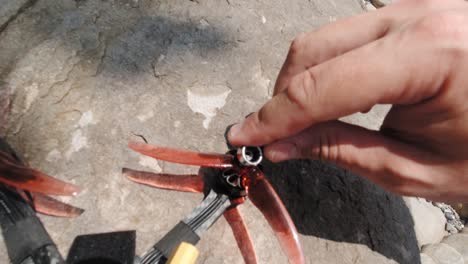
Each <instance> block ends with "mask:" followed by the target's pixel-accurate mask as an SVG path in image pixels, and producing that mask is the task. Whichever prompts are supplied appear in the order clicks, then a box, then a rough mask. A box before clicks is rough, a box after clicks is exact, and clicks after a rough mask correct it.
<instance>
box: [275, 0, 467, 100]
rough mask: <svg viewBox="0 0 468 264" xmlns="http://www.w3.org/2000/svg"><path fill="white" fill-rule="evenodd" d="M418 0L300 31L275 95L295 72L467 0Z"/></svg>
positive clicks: (278, 80)
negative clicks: (309, 30)
mask: <svg viewBox="0 0 468 264" xmlns="http://www.w3.org/2000/svg"><path fill="white" fill-rule="evenodd" d="M419 2H421V1H419ZM419 2H418V1H400V2H398V3H394V4H392V5H390V6H388V7H385V8H382V9H378V10H376V11H373V12H367V13H363V14H361V15H358V16H354V17H350V18H345V19H341V20H338V21H336V22H335V23H331V24H328V25H325V26H323V27H321V28H319V29H318V30H315V31H312V32H308V33H303V34H300V35H299V36H297V37H296V38H295V39H294V41H293V42H292V44H291V46H290V49H289V52H288V55H287V57H286V60H285V62H284V64H283V66H282V68H281V70H280V72H279V74H278V78H277V79H276V83H275V88H274V93H273V95H277V94H279V93H280V92H282V91H284V90H285V89H286V88H287V87H288V84H289V82H290V81H291V80H292V78H293V77H294V76H295V75H296V74H299V73H301V72H303V71H305V70H307V69H308V68H311V67H313V66H315V65H318V64H320V63H323V62H325V61H327V60H329V59H332V58H334V57H336V56H339V55H341V54H343V53H345V52H348V51H350V50H353V49H356V48H359V47H361V46H363V45H365V44H367V43H370V42H372V41H375V40H377V39H379V38H381V37H383V36H385V35H386V34H387V33H388V32H390V31H391V29H392V28H396V27H398V26H399V25H401V24H403V23H405V21H407V20H410V19H412V20H414V19H418V18H419V17H421V16H423V15H425V14H427V13H429V12H433V11H435V10H438V11H441V10H447V9H457V8H459V7H465V6H466V3H465V2H464V1H459V0H458V1H457V0H451V1H430V0H426V1H425V2H424V3H419Z"/></svg>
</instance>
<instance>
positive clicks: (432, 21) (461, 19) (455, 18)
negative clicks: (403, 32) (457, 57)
mask: <svg viewBox="0 0 468 264" xmlns="http://www.w3.org/2000/svg"><path fill="white" fill-rule="evenodd" d="M467 23H468V16H466V15H465V14H463V13H460V12H458V11H444V12H439V13H436V14H432V15H429V16H425V17H423V18H421V19H420V20H419V21H418V22H416V23H415V25H414V28H413V30H414V31H415V33H416V34H417V35H418V36H422V37H423V38H426V39H428V40H430V41H433V42H436V43H441V42H444V43H445V42H447V41H460V40H466V39H468V30H467V29H466V26H465V25H466V24H467Z"/></svg>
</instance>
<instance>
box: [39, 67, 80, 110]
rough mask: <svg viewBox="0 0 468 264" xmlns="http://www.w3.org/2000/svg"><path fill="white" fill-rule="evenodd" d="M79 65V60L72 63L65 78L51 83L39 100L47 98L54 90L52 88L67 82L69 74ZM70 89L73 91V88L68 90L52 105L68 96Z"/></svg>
mask: <svg viewBox="0 0 468 264" xmlns="http://www.w3.org/2000/svg"><path fill="white" fill-rule="evenodd" d="M70 59H71V58H70ZM70 59H68V60H67V63H66V64H68V61H69V60H70ZM79 63H80V60H78V61H76V62H75V63H73V65H72V67H71V69H70V70H69V71H68V72H67V74H66V75H65V78H63V79H62V80H59V81H56V82H54V83H52V84H51V85H50V86H49V88H48V89H47V92H46V93H45V94H43V95H41V96H40V98H41V99H44V98H46V97H47V96H49V94H50V93H51V92H52V91H53V90H54V88H55V87H56V86H58V85H61V84H64V83H66V82H68V81H69V78H70V75H71V73H72V72H73V71H74V70H75V67H76V65H78V64H79ZM71 89H73V87H72V88H70V89H69V90H68V91H67V92H66V93H65V95H64V96H62V98H61V99H59V101H57V102H56V103H54V104H57V103H59V102H60V101H62V100H63V99H64V97H65V96H66V95H68V93H69V92H70V90H71Z"/></svg>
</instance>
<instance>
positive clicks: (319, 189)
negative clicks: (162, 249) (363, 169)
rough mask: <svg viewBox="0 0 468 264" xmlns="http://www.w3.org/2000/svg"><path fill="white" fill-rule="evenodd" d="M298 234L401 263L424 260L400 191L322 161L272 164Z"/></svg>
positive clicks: (274, 178)
mask: <svg viewBox="0 0 468 264" xmlns="http://www.w3.org/2000/svg"><path fill="white" fill-rule="evenodd" d="M264 170H265V173H266V174H267V176H268V178H269V180H270V182H271V183H272V185H273V186H274V187H275V189H276V190H277V191H278V193H279V195H280V196H281V198H282V200H283V201H284V203H285V205H286V207H287V208H288V210H289V212H290V214H291V216H292V218H293V220H294V222H295V223H296V226H297V229H298V231H299V233H301V234H303V235H307V236H317V237H321V238H325V239H328V240H333V241H344V242H349V243H359V244H363V245H366V246H368V247H369V248H371V249H372V250H373V251H376V252H378V253H380V254H382V255H384V256H386V257H387V258H389V259H393V260H395V261H396V262H398V263H420V258H419V248H418V243H417V240H416V234H415V232H414V227H413V226H414V223H413V220H412V217H411V214H410V212H409V210H408V208H407V206H406V205H405V203H404V202H403V199H402V198H401V197H399V196H397V195H393V194H390V193H387V192H385V191H384V190H382V189H381V188H380V187H378V186H376V185H374V184H373V183H370V182H368V181H367V180H364V179H362V178H361V177H358V176H356V175H353V174H351V173H349V172H348V171H345V170H343V169H340V168H338V167H335V166H332V165H329V164H326V163H323V162H320V161H306V160H299V161H288V162H283V163H279V164H271V163H269V164H267V165H266V166H265V168H264Z"/></svg>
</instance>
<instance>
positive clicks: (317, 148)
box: [301, 123, 343, 163]
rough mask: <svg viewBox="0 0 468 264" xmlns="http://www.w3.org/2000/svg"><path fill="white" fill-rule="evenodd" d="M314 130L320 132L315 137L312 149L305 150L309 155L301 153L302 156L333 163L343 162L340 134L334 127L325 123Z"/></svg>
mask: <svg viewBox="0 0 468 264" xmlns="http://www.w3.org/2000/svg"><path fill="white" fill-rule="evenodd" d="M314 130H316V131H319V133H318V134H316V135H314V137H313V142H312V145H311V147H310V148H306V149H304V150H303V151H307V153H301V154H302V156H304V157H310V158H318V159H320V160H326V161H329V162H333V163H339V162H342V161H343V160H342V155H341V151H340V144H339V143H340V142H339V139H340V137H339V133H337V132H336V130H335V129H333V126H330V125H329V124H327V123H324V124H321V125H318V126H316V127H315V128H314Z"/></svg>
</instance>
